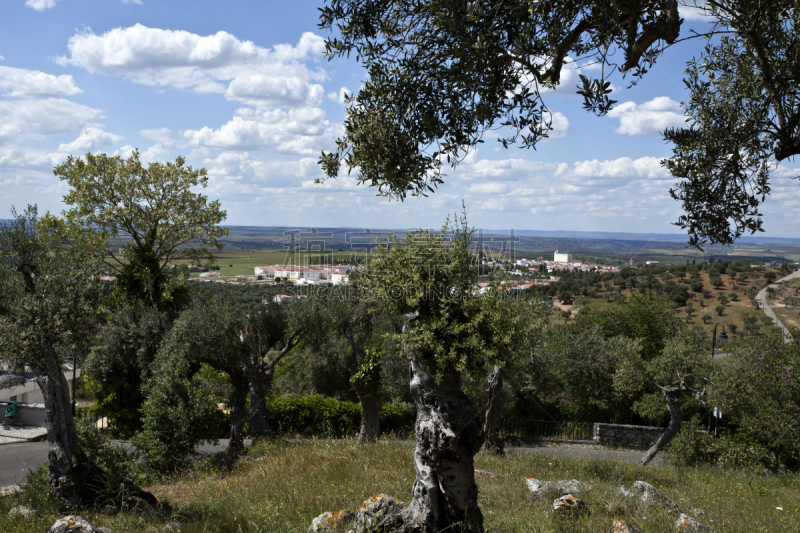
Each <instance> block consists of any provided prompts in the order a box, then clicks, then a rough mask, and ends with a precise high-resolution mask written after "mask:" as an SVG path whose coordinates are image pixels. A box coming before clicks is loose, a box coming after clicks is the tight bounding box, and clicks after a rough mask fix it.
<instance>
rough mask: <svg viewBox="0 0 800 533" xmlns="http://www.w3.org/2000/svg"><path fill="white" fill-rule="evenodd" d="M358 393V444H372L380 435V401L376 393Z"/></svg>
mask: <svg viewBox="0 0 800 533" xmlns="http://www.w3.org/2000/svg"><path fill="white" fill-rule="evenodd" d="M356 391H357V392H358V399H359V401H360V402H361V430H360V431H359V432H358V443H359V444H364V443H365V442H374V441H376V440H378V438H379V437H380V435H381V400H380V398H378V394H377V391H374V392H372V393H363V394H362V392H361V391H359V390H358V389H356Z"/></svg>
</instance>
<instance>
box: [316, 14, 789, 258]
mask: <svg viewBox="0 0 800 533" xmlns="http://www.w3.org/2000/svg"><path fill="white" fill-rule="evenodd" d="M685 3H686V4H688V5H690V6H694V7H696V8H699V9H701V10H702V11H703V12H704V13H705V14H706V15H707V16H708V18H709V21H710V22H712V25H711V27H710V29H709V30H708V31H706V32H703V33H702V34H699V33H696V32H693V34H692V35H688V36H683V38H686V39H691V38H704V39H707V40H709V43H708V47H707V48H706V50H705V52H704V53H703V54H701V56H700V58H699V59H697V60H694V61H692V62H691V63H690V64H689V69H688V73H687V79H686V84H687V86H688V88H689V91H690V93H691V99H690V101H689V102H688V103H686V104H684V108H685V110H686V115H687V117H688V120H689V124H688V125H687V126H686V127H684V128H678V129H671V130H667V131H666V132H665V138H666V140H668V141H669V142H671V143H673V145H674V148H673V149H674V155H673V157H672V158H670V159H668V160H665V161H663V162H662V163H663V164H664V165H665V166H667V168H668V169H669V170H670V172H671V173H672V174H673V175H674V176H675V177H677V178H679V181H678V183H677V184H676V186H675V188H673V189H672V191H671V194H672V196H673V198H675V199H676V200H678V201H680V202H682V204H683V209H684V212H685V214H684V215H683V216H681V217H680V218H679V220H678V221H677V222H676V224H677V225H678V226H680V227H682V228H683V229H686V230H687V231H688V233H689V244H690V245H692V246H695V247H698V248H699V247H701V246H702V245H703V244H704V243H705V242H710V243H711V244H715V243H722V244H727V243H731V242H733V241H734V240H735V239H736V238H738V237H739V236H741V235H742V234H743V233H744V232H745V231H749V232H750V233H754V232H756V231H760V230H761V214H760V212H759V211H758V206H759V205H760V204H761V203H762V202H763V201H764V200H765V198H766V195H768V194H769V192H770V188H769V174H770V172H771V171H772V170H773V169H774V167H775V163H776V162H779V161H783V160H785V159H786V158H788V157H791V156H794V155H797V154H798V153H800V129H799V128H800V109H799V108H798V106H800V99H798V92H797V91H798V89H797V88H798V86H800V84H798V74H799V73H800V70H799V69H800V67H798V66H797V65H798V64H800V61H799V60H800V57H799V55H798V54H800V41H798V39H797V33H796V24H797V18H798V16H800V15H798V11H797V9H796V6H795V3H794V2H792V1H791V0H774V1H773V0H771V1H768V2H763V1H758V0H709V1H708V2H705V3H698V2H693V1H691V0H687V1H686V2H685ZM682 22H683V21H682V19H681V18H680V17H679V14H678V1H677V0H642V1H637V0H623V1H607V0H603V1H600V2H586V1H581V0H575V1H571V2H555V1H552V0H544V1H530V0H504V1H502V2H500V1H497V0H487V1H483V2H479V1H475V2H452V1H448V0H433V1H427V0H426V1H420V0H416V1H403V2H395V1H390V0H329V1H328V2H327V4H326V6H325V7H324V8H322V9H321V15H320V24H319V25H320V27H321V28H322V29H327V30H331V31H336V32H337V33H338V35H337V36H334V37H331V38H329V39H328V40H327V42H326V44H327V54H328V57H329V59H333V58H334V57H341V56H348V57H349V56H350V55H355V56H356V60H357V61H359V62H360V63H361V64H362V66H363V67H364V68H365V69H366V71H367V75H368V78H367V80H366V81H365V82H364V85H363V87H362V88H361V89H360V90H359V91H358V93H357V94H355V95H351V96H350V97H349V98H348V99H347V102H348V108H347V116H346V118H345V122H344V135H343V136H342V137H341V138H340V139H338V140H337V146H336V150H334V151H333V152H329V153H326V152H323V153H322V156H321V157H320V164H321V166H322V168H323V170H324V172H325V175H326V177H325V178H323V179H329V178H335V177H336V176H338V174H339V172H340V170H341V168H342V167H347V170H348V172H352V171H354V170H355V171H356V172H357V179H358V181H359V183H361V184H363V183H367V184H369V185H370V186H373V187H375V188H376V189H377V190H378V192H379V194H381V195H384V196H388V197H390V198H395V199H400V200H403V199H405V198H406V197H407V196H408V195H412V196H426V195H427V194H430V193H432V192H434V191H435V190H436V188H437V187H438V186H439V185H440V184H442V183H443V177H444V174H443V171H444V165H445V163H447V164H449V165H450V166H451V167H453V168H455V167H456V166H457V165H458V164H459V163H460V162H461V161H462V160H463V158H464V157H465V156H466V155H467V153H468V152H469V150H470V149H472V148H474V147H475V146H477V145H478V144H479V143H482V142H483V137H484V135H486V134H487V132H489V131H491V130H497V136H498V139H499V141H500V142H501V143H502V144H503V146H504V147H506V148H507V147H508V146H509V145H512V144H514V143H519V144H520V145H521V146H522V147H525V148H535V147H536V145H537V144H538V143H539V141H541V140H542V139H543V138H545V137H547V136H548V132H549V131H550V129H551V123H552V114H551V112H550V110H549V109H548V107H547V105H546V103H545V101H544V98H543V92H544V91H545V90H546V89H552V88H554V87H556V86H558V85H559V84H560V83H561V69H562V67H563V66H564V65H566V64H567V63H568V62H569V61H575V62H579V64H581V65H586V64H594V65H593V66H594V67H597V66H600V67H601V68H599V69H595V72H598V73H599V74H598V77H597V78H596V79H590V78H588V77H586V76H583V75H581V83H580V84H579V86H578V87H577V93H578V94H580V95H582V96H583V97H584V108H585V109H587V110H590V111H592V112H594V113H595V114H597V115H603V114H606V113H607V112H608V111H609V110H610V109H611V108H612V106H613V104H614V103H615V102H614V101H613V100H611V99H610V97H609V94H610V93H611V89H610V82H609V81H608V79H609V77H610V76H612V75H613V74H614V73H615V72H621V73H622V76H623V77H625V76H628V75H630V76H631V78H632V83H636V82H637V81H638V80H639V79H640V78H641V77H642V76H643V75H644V74H646V73H647V71H648V69H649V68H650V67H651V66H652V65H653V64H654V63H655V61H656V60H657V59H658V58H659V57H660V55H661V54H662V53H663V52H664V50H665V49H666V48H668V47H669V46H670V45H672V44H674V43H676V42H678V41H679V40H682V39H679V37H680V30H681V24H682ZM620 55H621V56H622V60H621V61H620V63H619V64H618V63H616V62H615V61H617V59H616V58H617V57H619V56H620Z"/></svg>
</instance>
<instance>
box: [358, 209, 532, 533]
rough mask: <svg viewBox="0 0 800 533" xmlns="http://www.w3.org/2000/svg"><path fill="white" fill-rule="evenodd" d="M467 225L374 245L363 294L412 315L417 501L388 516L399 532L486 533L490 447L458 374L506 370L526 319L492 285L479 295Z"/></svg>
mask: <svg viewBox="0 0 800 533" xmlns="http://www.w3.org/2000/svg"><path fill="white" fill-rule="evenodd" d="M472 238H473V232H472V230H470V229H469V228H468V226H467V224H466V220H465V218H462V219H461V220H460V221H459V222H458V223H457V224H451V223H449V222H448V223H447V224H445V226H444V227H443V228H442V230H441V231H439V232H429V231H417V232H413V233H408V234H406V238H405V241H401V240H400V239H398V238H397V237H396V236H394V235H393V236H392V237H390V238H389V239H388V240H386V241H381V242H380V243H379V244H378V247H377V250H376V252H375V253H374V254H372V255H371V257H370V260H369V262H368V263H367V265H366V266H365V270H364V275H363V277H362V280H361V282H360V283H361V288H362V292H363V294H364V296H365V297H367V298H369V299H370V300H371V301H373V302H374V303H375V305H377V306H379V307H380V308H383V309H386V310H389V311H391V312H393V313H397V314H399V315H403V316H406V317H407V324H406V325H405V326H404V333H402V334H400V335H398V336H396V339H397V341H398V342H399V343H400V344H401V345H402V346H403V350H404V353H405V355H406V356H407V357H408V363H409V371H410V388H411V393H412V396H413V398H414V402H415V404H416V408H417V419H416V422H415V425H414V432H415V437H416V448H415V451H414V466H415V469H416V481H415V482H414V486H413V490H412V494H413V500H412V502H411V503H410V504H409V505H408V506H407V507H406V506H403V507H400V508H397V509H395V510H394V512H392V513H389V515H388V516H387V518H386V521H385V523H384V527H387V528H390V529H392V530H394V531H430V532H434V531H442V530H445V529H450V528H451V529H452V530H454V531H483V515H482V514H481V510H480V508H479V507H478V500H477V497H478V490H477V486H476V485H475V479H474V466H473V458H474V456H475V454H476V453H477V452H478V451H479V450H480V448H481V446H482V444H483V441H484V431H483V427H482V421H481V417H480V413H479V412H478V411H477V410H476V409H475V407H473V405H471V402H470V400H469V398H468V397H467V395H466V394H465V393H464V391H463V390H462V376H463V375H464V374H472V375H479V376H485V375H486V373H485V372H486V370H487V367H488V368H491V367H492V365H499V366H503V365H504V364H505V363H507V362H508V361H509V360H510V359H512V358H513V357H514V356H515V354H517V353H518V351H519V350H518V347H519V345H521V344H522V342H523V339H524V338H525V335H524V330H525V324H524V322H523V321H522V320H521V318H520V317H521V316H522V315H521V314H520V313H516V312H514V309H513V306H512V305H511V303H510V302H509V301H508V300H507V298H506V295H507V292H506V291H505V290H503V289H501V288H500V287H499V285H498V284H495V285H494V287H493V289H492V290H491V291H489V292H487V293H486V294H483V295H480V294H479V293H478V291H476V282H477V276H478V263H479V261H476V258H477V252H476V251H475V250H474V248H473V247H472V244H473V243H472Z"/></svg>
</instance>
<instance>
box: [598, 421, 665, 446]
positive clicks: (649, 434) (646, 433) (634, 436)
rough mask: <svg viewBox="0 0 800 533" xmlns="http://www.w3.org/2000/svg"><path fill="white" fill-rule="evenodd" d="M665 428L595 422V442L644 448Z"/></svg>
mask: <svg viewBox="0 0 800 533" xmlns="http://www.w3.org/2000/svg"><path fill="white" fill-rule="evenodd" d="M665 429H666V428H658V427H653V426H627V425H625V424H595V425H594V436H593V440H594V443H595V444H602V445H604V446H618V447H620V448H636V449H639V450H646V449H648V448H649V447H650V446H652V445H653V444H655V443H656V441H657V440H658V438H659V437H660V436H661V434H662V433H663V432H664V430H665Z"/></svg>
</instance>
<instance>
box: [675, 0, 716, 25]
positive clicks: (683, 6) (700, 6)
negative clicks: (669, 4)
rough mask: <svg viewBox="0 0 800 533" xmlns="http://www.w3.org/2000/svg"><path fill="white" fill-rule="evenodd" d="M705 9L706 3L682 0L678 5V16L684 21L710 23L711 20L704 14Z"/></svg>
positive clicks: (695, 0) (699, 0) (700, 0)
mask: <svg viewBox="0 0 800 533" xmlns="http://www.w3.org/2000/svg"><path fill="white" fill-rule="evenodd" d="M705 7H706V3H705V1H703V0H682V1H681V2H679V3H678V14H679V15H680V16H681V18H684V19H686V20H695V21H697V20H702V21H705V22H710V21H711V19H710V18H709V16H708V15H707V14H706V11H705V10H704V8H705Z"/></svg>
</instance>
